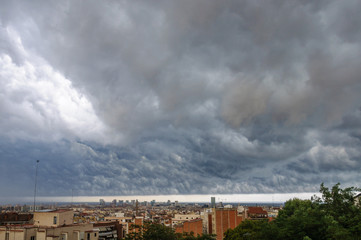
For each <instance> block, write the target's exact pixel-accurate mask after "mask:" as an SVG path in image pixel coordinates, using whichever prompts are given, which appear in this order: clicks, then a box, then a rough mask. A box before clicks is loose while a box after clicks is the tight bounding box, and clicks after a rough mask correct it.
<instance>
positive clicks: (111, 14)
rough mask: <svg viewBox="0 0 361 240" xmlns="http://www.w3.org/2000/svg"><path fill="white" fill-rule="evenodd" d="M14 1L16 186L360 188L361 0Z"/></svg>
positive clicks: (7, 87)
mask: <svg viewBox="0 0 361 240" xmlns="http://www.w3.org/2000/svg"><path fill="white" fill-rule="evenodd" d="M0 2H1V8H0V115H1V119H0V130H1V131H0V143H1V145H0V164H1V166H2V167H1V170H0V182H1V183H0V190H1V191H5V192H6V193H8V195H16V196H17V195H24V194H25V195H31V193H32V191H31V187H29V185H31V182H32V181H33V179H34V176H33V175H34V170H35V161H36V160H37V159H39V160H40V165H39V179H40V180H41V181H39V194H40V195H44V196H47V195H53V196H55V195H69V194H70V192H71V189H73V190H75V191H76V192H77V193H78V194H79V195H113V194H114V195H119V194H126V195H132V194H138V195H139V194H200V193H207V194H208V193H214V194H215V193H275V192H307V191H317V190H318V188H319V184H320V183H321V182H325V183H326V184H335V183H337V182H341V183H342V184H344V185H347V186H350V185H352V186H358V185H357V184H358V183H359V181H358V180H359V179H358V174H359V172H360V170H361V157H360V156H361V148H360V147H361V144H360V141H361V104H360V103H361V94H360V92H361V68H360V66H361V29H360V27H359V26H360V25H361V18H360V16H359V12H360V11H361V3H360V1H356V0H355V1H352V0H350V1H336V0H335V1H278V0H274V1H254V0H250V1H246V0H244V1H241V0H237V1H236V0H234V1H232V0H229V1H217V0H199V1H194V0H184V1H161V0H160V1H155V0H154V1H111V0H109V1H95V0H94V1H93V0H92V1H86V2H84V1H78V0H75V1H41V0H37V1H6V0H5V1H0ZM29 189H30V190H29Z"/></svg>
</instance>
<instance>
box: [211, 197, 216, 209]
mask: <svg viewBox="0 0 361 240" xmlns="http://www.w3.org/2000/svg"><path fill="white" fill-rule="evenodd" d="M215 207H216V198H215V197H211V208H215Z"/></svg>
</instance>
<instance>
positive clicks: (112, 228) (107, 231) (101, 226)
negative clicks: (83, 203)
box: [94, 221, 124, 240]
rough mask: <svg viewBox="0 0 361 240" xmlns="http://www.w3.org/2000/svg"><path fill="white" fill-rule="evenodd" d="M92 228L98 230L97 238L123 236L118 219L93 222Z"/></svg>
mask: <svg viewBox="0 0 361 240" xmlns="http://www.w3.org/2000/svg"><path fill="white" fill-rule="evenodd" d="M94 229H95V230H97V231H99V240H120V239H122V238H123V237H124V235H123V230H122V225H121V224H119V222H118V221H113V222H97V223H94Z"/></svg>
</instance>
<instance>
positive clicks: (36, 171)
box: [33, 160, 40, 213]
mask: <svg viewBox="0 0 361 240" xmlns="http://www.w3.org/2000/svg"><path fill="white" fill-rule="evenodd" d="M39 162H40V161H39V160H36V169H35V187H34V206H33V213H35V200H36V183H37V178H38V165H39Z"/></svg>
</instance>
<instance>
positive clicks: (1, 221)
mask: <svg viewBox="0 0 361 240" xmlns="http://www.w3.org/2000/svg"><path fill="white" fill-rule="evenodd" d="M32 219H33V214H30V213H27V214H19V213H16V212H7V213H1V214H0V225H9V224H13V225H14V224H29V223H30V221H31V220H32Z"/></svg>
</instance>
